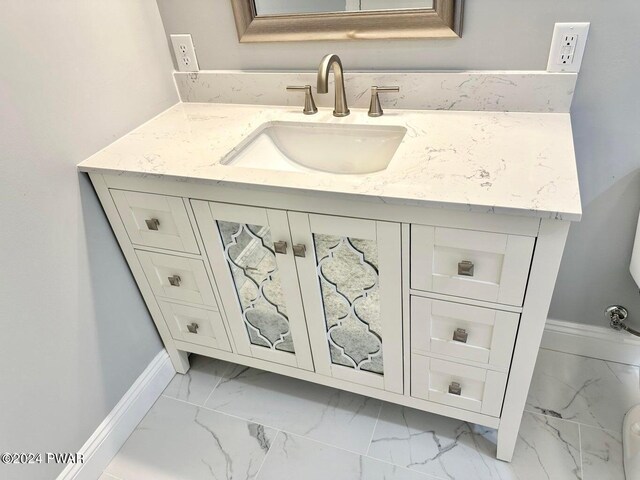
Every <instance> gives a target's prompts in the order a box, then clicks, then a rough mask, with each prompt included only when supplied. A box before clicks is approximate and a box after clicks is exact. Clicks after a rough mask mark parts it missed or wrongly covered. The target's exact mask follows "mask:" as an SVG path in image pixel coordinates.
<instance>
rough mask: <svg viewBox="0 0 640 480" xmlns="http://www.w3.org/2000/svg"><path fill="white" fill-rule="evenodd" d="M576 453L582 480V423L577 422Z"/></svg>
mask: <svg viewBox="0 0 640 480" xmlns="http://www.w3.org/2000/svg"><path fill="white" fill-rule="evenodd" d="M578 447H579V448H578V453H579V455H580V478H581V479H582V480H584V462H583V461H582V425H580V424H578Z"/></svg>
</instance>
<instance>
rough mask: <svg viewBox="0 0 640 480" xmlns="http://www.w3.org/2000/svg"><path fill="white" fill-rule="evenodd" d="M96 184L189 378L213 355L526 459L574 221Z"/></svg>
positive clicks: (102, 178) (164, 184) (145, 183)
mask: <svg viewBox="0 0 640 480" xmlns="http://www.w3.org/2000/svg"><path fill="white" fill-rule="evenodd" d="M90 175H91V179H92V181H93V184H94V186H95V189H96V191H97V193H98V195H99V198H100V200H101V202H102V205H103V207H104V209H105V211H106V213H107V216H108V218H109V220H110V222H111V225H112V227H113V229H114V232H115V234H116V237H117V238H118V241H119V242H120V245H121V247H122V250H123V252H124V254H125V256H126V258H127V261H128V262H129V265H130V266H131V270H132V272H133V274H134V276H135V278H136V281H137V282H138V285H139V287H140V291H141V292H142V294H143V296H144V299H145V301H146V303H147V305H148V307H149V310H150V312H151V314H152V316H153V319H154V322H155V324H156V326H157V327H158V331H159V332H160V335H161V336H162V339H163V342H164V344H165V346H166V348H167V351H168V352H169V354H170V356H171V359H172V361H173V363H174V366H175V367H176V370H177V371H178V372H181V373H184V372H186V371H187V370H188V368H189V363H188V357H187V355H188V353H198V354H201V355H208V356H211V357H215V358H220V359H223V360H226V361H230V362H235V363H240V364H244V365H248V366H251V367H254V368H259V369H263V370H269V371H273V372H276V373H280V374H284V375H289V376H293V377H296V378H300V379H304V380H307V381H312V382H316V383H321V384H324V385H329V386H332V387H335V388H340V389H344V390H349V391H352V392H356V393H360V394H363V395H368V396H371V397H375V398H379V399H382V400H385V401H388V402H393V403H398V404H401V405H406V406H409V407H413V408H417V409H421V410H425V411H430V412H434V413H437V414H441V415H447V416H451V417H455V418H459V419H463V420H465V421H470V422H474V423H478V424H481V425H485V426H488V427H491V428H497V429H498V449H497V456H498V457H499V458H501V459H504V460H510V459H511V456H512V454H513V448H514V446H515V442H516V438H517V433H518V428H519V423H520V419H521V416H522V412H523V408H524V404H525V401H526V396H527V391H528V386H529V382H530V380H531V376H532V373H533V368H534V365H535V359H536V355H537V350H538V347H539V344H540V340H541V337H542V331H543V328H544V323H545V320H546V314H547V310H548V307H549V303H550V299H551V294H552V292H553V286H554V282H555V278H556V275H557V271H558V267H559V263H560V259H561V256H562V250H563V247H564V242H565V240H566V235H567V232H568V225H569V223H568V222H565V221H561V220H551V219H549V220H547V219H539V218H535V217H518V216H506V215H496V214H479V213H468V212H460V211H453V210H446V209H429V208H423V207H417V206H409V205H388V204H380V203H375V204H374V203H371V201H368V200H367V199H353V200H352V199H345V198H343V197H341V198H331V197H327V196H314V195H313V194H308V195H307V194H302V193H292V192H291V191H284V190H283V191H278V190H274V189H270V190H244V189H238V188H232V187H228V186H220V185H208V184H206V183H190V182H172V181H163V180H154V179H140V178H135V177H127V176H117V175H103V174H99V173H91V174H90ZM294 206H295V208H293V207H294Z"/></svg>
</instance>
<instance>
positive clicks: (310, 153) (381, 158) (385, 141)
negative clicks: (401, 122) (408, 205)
mask: <svg viewBox="0 0 640 480" xmlns="http://www.w3.org/2000/svg"><path fill="white" fill-rule="evenodd" d="M405 133H407V129H406V128H404V127H400V126H387V125H345V124H325V123H294V122H269V123H265V124H263V125H262V126H261V127H260V128H258V129H257V130H256V131H255V132H253V133H252V134H251V135H249V137H247V138H246V139H245V140H244V141H243V142H241V143H240V144H239V145H238V146H237V147H236V148H235V149H234V150H233V151H232V152H231V153H229V154H228V155H227V156H226V157H225V158H224V159H223V160H222V164H224V165H233V166H235V167H249V168H263V169H269V170H281V171H289V172H292V171H293V172H309V171H320V172H329V173H341V174H364V173H373V172H379V171H381V170H384V169H385V168H387V166H388V165H389V162H391V159H392V158H393V155H394V154H395V153H396V150H397V149H398V146H399V145H400V142H402V138H403V137H404V135H405Z"/></svg>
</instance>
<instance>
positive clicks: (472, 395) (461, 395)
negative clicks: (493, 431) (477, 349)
mask: <svg viewBox="0 0 640 480" xmlns="http://www.w3.org/2000/svg"><path fill="white" fill-rule="evenodd" d="M506 385H507V374H506V373H502V372H494V371H491V370H485V369H484V368H478V367H470V366H468V365H461V364H459V363H454V362H447V361H444V360H438V359H435V358H429V357H425V356H422V355H416V354H412V355H411V396H412V397H417V398H421V399H423V400H429V401H431V402H436V403H442V404H445V405H450V406H452V407H457V408H462V409H464V410H470V411H473V412H480V413H484V414H486V415H491V416H493V417H499V416H500V412H501V410H502V400H503V399H504V391H505V388H506Z"/></svg>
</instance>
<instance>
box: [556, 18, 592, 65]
mask: <svg viewBox="0 0 640 480" xmlns="http://www.w3.org/2000/svg"><path fill="white" fill-rule="evenodd" d="M588 33H589V23H588V22H582V23H556V25H555V27H554V29H553V39H552V40H551V50H550V51H549V62H548V63H547V71H548V72H578V71H580V64H581V63H582V55H583V54H584V47H585V46H586V44H587V34H588Z"/></svg>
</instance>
